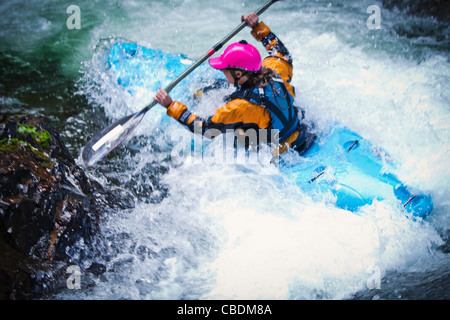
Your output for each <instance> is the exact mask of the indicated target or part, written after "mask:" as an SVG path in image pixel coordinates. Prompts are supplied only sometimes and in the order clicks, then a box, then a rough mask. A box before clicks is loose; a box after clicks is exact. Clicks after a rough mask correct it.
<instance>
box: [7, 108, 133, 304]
mask: <svg viewBox="0 0 450 320" xmlns="http://www.w3.org/2000/svg"><path fill="white" fill-rule="evenodd" d="M129 206H131V201H130V200H127V199H124V198H121V197H120V196H119V195H118V194H117V193H115V192H113V191H108V190H105V189H104V188H103V187H102V186H101V185H100V184H99V183H98V182H97V181H94V180H93V179H90V178H89V177H87V176H86V174H85V172H84V171H83V170H82V168H81V167H79V166H78V165H77V164H76V163H75V160H74V159H73V157H72V155H71V154H70V152H69V151H68V150H67V148H66V147H65V145H64V142H63V141H62V139H61V137H60V135H59V133H58V132H57V131H56V130H55V129H54V128H53V127H51V126H50V125H49V124H47V123H45V122H43V121H41V120H39V119H35V118H32V117H29V116H26V115H0V299H33V298H39V297H40V296H41V295H42V294H43V293H44V292H45V291H49V290H52V289H55V288H56V287H58V286H61V285H63V283H64V281H63V280H64V276H66V275H65V274H64V273H65V270H66V268H67V266H68V265H69V264H70V257H68V255H67V252H68V251H69V250H68V248H70V246H71V245H73V244H74V243H75V242H77V241H78V240H80V239H83V241H85V243H87V244H89V241H90V239H92V237H93V236H94V235H95V233H96V230H97V228H98V222H99V218H100V217H101V215H102V213H104V212H105V211H106V210H115V209H117V208H125V207H129ZM44 278H45V279H44Z"/></svg>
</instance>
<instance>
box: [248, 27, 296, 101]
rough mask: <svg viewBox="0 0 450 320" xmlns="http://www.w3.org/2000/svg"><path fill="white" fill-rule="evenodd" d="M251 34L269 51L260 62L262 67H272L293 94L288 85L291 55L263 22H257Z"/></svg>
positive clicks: (291, 68)
mask: <svg viewBox="0 0 450 320" xmlns="http://www.w3.org/2000/svg"><path fill="white" fill-rule="evenodd" d="M251 34H252V36H253V37H254V38H255V39H256V40H257V41H260V42H261V43H262V44H263V45H264V47H265V48H266V50H267V52H268V53H269V56H268V57H266V58H265V59H264V60H263V62H262V65H263V67H266V68H269V69H272V70H273V71H275V72H276V73H278V74H279V75H280V77H281V78H282V79H283V80H284V82H285V84H286V87H287V89H288V90H289V91H290V92H291V94H292V95H293V96H295V92H294V88H293V87H292V86H291V85H290V82H291V79H292V73H293V67H292V57H291V54H290V53H289V51H288V49H287V48H286V47H285V46H284V44H283V43H282V42H281V41H280V39H278V37H277V36H276V35H275V34H274V33H273V32H272V31H271V30H270V29H269V27H268V26H266V25H265V24H264V22H260V23H258V24H257V25H256V26H255V27H254V28H253V29H252V32H251Z"/></svg>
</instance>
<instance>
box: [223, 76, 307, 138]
mask: <svg viewBox="0 0 450 320" xmlns="http://www.w3.org/2000/svg"><path fill="white" fill-rule="evenodd" d="M234 99H244V100H246V101H249V102H253V103H256V104H258V105H261V106H264V107H265V108H266V109H267V110H268V111H269V112H270V116H271V121H270V127H269V129H275V130H278V131H279V135H278V141H280V142H282V141H284V140H285V139H286V138H287V137H289V136H290V135H291V134H292V133H293V132H294V131H295V129H296V127H297V124H298V122H299V120H298V115H297V112H298V109H297V107H296V106H294V98H293V97H292V95H291V94H290V93H289V91H288V90H287V89H286V86H285V85H284V82H283V80H282V79H281V78H272V81H270V82H269V84H268V85H266V86H265V87H264V88H253V87H252V88H245V89H238V90H236V91H235V92H233V93H232V94H230V95H229V96H227V97H225V101H226V102H229V101H231V100H234Z"/></svg>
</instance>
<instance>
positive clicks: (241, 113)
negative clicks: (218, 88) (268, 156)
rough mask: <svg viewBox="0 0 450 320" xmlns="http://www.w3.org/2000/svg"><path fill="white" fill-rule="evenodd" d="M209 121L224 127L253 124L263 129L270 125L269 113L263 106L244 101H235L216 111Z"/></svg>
mask: <svg viewBox="0 0 450 320" xmlns="http://www.w3.org/2000/svg"><path fill="white" fill-rule="evenodd" d="M211 120H212V122H214V123H223V124H225V125H227V124H233V123H244V124H250V123H254V124H256V125H258V127H259V128H261V129H265V128H267V127H269V124H270V113H269V111H267V110H266V108H264V107H263V106H260V105H258V104H255V103H252V102H249V101H246V100H244V99H235V100H232V101H230V102H229V103H227V104H226V105H224V106H223V107H221V108H219V109H217V111H216V113H215V114H214V116H213V117H212V119H211Z"/></svg>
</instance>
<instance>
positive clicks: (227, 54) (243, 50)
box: [209, 40, 261, 71]
mask: <svg viewBox="0 0 450 320" xmlns="http://www.w3.org/2000/svg"><path fill="white" fill-rule="evenodd" d="M209 64H210V65H211V67H213V68H214V69H219V70H220V69H226V68H237V69H242V70H247V71H258V70H259V69H261V55H260V54H259V51H258V49H256V48H255V47H254V46H252V45H251V44H249V43H247V41H245V40H242V41H239V42H236V43H233V44H230V45H229V46H228V47H227V48H226V49H225V50H224V52H223V53H222V54H221V55H220V56H219V57H217V58H211V59H209Z"/></svg>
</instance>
